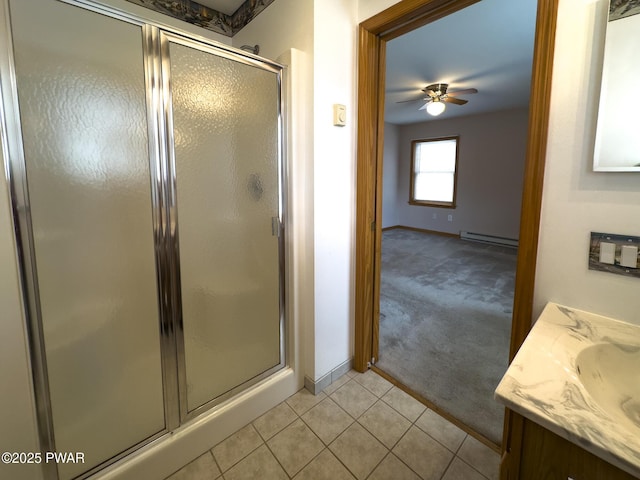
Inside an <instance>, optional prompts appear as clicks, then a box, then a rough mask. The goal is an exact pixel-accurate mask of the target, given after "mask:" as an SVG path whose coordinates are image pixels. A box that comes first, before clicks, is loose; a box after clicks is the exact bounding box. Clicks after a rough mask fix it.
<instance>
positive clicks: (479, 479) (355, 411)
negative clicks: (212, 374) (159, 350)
mask: <svg viewBox="0 0 640 480" xmlns="http://www.w3.org/2000/svg"><path fill="white" fill-rule="evenodd" d="M498 464H499V455H498V454H497V453H496V452H494V451H493V450H491V449H490V448H488V447H486V446H485V445H483V444H482V443H480V442H479V441H477V440H475V439H474V438H473V437H470V436H469V435H467V434H466V433H465V432H463V431H462V430H460V429H459V428H458V427H456V426H454V425H452V424H451V423H449V422H447V421H446V420H444V419H443V418H442V417H440V416H439V415H437V414H436V413H435V412H433V411H431V410H429V409H427V408H426V407H425V406H424V405H422V404H421V403H419V402H418V401H416V400H415V399H413V398H412V397H410V396H409V395H407V394H406V393H404V392H403V391H402V390H400V389H398V388H396V387H394V386H393V385H392V384H391V383H389V382H388V381H387V380H385V379H384V378H382V377H380V376H379V375H377V374H375V373H374V372H372V371H368V372H366V373H364V374H361V373H357V372H354V371H351V372H349V373H347V374H346V375H344V376H343V377H341V378H340V379H339V380H338V381H337V382H334V383H333V384H332V385H331V386H330V387H329V388H327V389H326V390H325V391H324V392H322V393H320V394H319V395H315V396H314V395H312V394H311V393H309V392H308V391H307V390H304V389H303V390H300V391H299V392H298V393H296V394H295V395H293V396H291V397H290V398H289V399H287V400H286V401H285V402H283V403H281V404H280V405H278V406H276V407H274V408H273V409H271V410H270V411H268V412H267V413H265V414H264V415H262V416H261V417H260V418H258V419H256V420H255V421H253V422H252V423H250V424H249V425H247V426H246V427H244V428H242V429H241V430H239V431H238V432H236V433H235V434H234V435H232V436H230V437H229V438H227V439H226V440H224V441H223V442H221V443H220V444H218V445H216V446H214V447H213V448H212V449H211V450H210V451H208V452H207V453H205V454H204V455H202V456H201V457H199V458H197V459H196V460H194V461H193V462H191V463H190V464H188V465H186V466H185V467H183V468H182V469H181V470H179V471H177V472H176V473H174V474H173V475H171V476H170V477H168V479H167V480H215V479H219V480H255V479H260V480H280V479H281V480H290V479H294V480H354V479H357V480H365V479H367V480H498Z"/></svg>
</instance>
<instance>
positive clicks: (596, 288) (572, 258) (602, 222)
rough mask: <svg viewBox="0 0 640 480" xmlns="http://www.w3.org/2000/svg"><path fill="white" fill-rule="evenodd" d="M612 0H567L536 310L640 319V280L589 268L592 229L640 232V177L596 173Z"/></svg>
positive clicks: (559, 35)
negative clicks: (562, 308) (548, 307)
mask: <svg viewBox="0 0 640 480" xmlns="http://www.w3.org/2000/svg"><path fill="white" fill-rule="evenodd" d="M607 3H608V2H607V1H606V0H598V1H597V2H585V1H584V0H563V1H561V2H560V10H559V18H558V28H557V37H556V51H555V61H554V74H553V85H552V93H551V118H550V125H549V139H548V146H547V165H546V170H545V185H544V191H543V204H542V218H541V225H540V226H541V233H540V244H539V249H538V267H537V278H536V286H535V307H536V308H535V310H536V311H535V313H536V314H537V313H539V312H540V311H541V309H542V307H543V306H544V304H545V303H546V302H547V301H554V302H558V303H561V304H565V305H568V306H571V307H575V308H578V309H582V310H588V311H592V312H595V313H599V314H603V315H607V316H612V317H615V318H618V319H621V320H625V321H628V322H632V323H635V324H640V313H639V312H640V296H638V291H639V289H640V280H639V279H637V278H627V277H623V276H620V275H612V274H608V273H603V272H597V271H590V270H588V268H587V258H588V251H589V232H591V231H597V232H607V233H621V234H626V235H640V221H639V220H638V219H640V174H638V173H602V172H599V173H594V172H592V171H591V168H592V167H591V164H592V160H593V143H594V135H595V133H594V130H595V122H596V115H597V111H596V110H597V98H598V92H597V88H598V87H599V85H600V79H599V71H600V66H601V64H602V51H603V47H602V45H603V39H604V30H603V26H604V23H605V22H606V12H607V6H606V4H607Z"/></svg>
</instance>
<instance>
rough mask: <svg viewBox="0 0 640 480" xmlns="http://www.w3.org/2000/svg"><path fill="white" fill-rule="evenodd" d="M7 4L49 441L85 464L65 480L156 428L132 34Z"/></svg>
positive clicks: (88, 19) (151, 276)
mask: <svg viewBox="0 0 640 480" xmlns="http://www.w3.org/2000/svg"><path fill="white" fill-rule="evenodd" d="M10 8H11V11H10V13H11V22H12V31H13V43H14V55H15V68H16V83H17V93H18V101H19V105H20V116H21V129H22V138H23V145H24V147H23V149H24V164H23V168H24V170H25V176H26V178H27V180H28V188H29V200H30V204H29V205H28V208H29V213H30V215H31V217H30V218H31V225H32V232H33V236H32V249H33V254H32V255H33V258H34V260H35V270H36V272H37V277H36V278H37V288H36V290H35V293H33V297H35V298H37V300H38V305H39V316H40V318H41V325H42V327H41V328H42V333H43V337H44V348H45V357H46V366H47V373H48V377H47V378H48V387H49V394H50V409H51V418H52V424H53V437H54V441H55V448H56V450H57V451H58V452H82V453H84V460H85V461H84V463H82V462H79V463H59V464H58V471H59V478H60V479H69V478H73V477H76V476H77V475H79V474H81V473H82V472H85V471H87V470H91V469H92V468H94V467H96V466H97V465H99V464H101V463H103V462H105V461H108V460H109V459H111V458H112V457H114V456H117V455H119V454H121V453H122V452H125V451H127V450H128V449H130V448H132V447H133V446H135V445H137V444H139V443H140V442H142V441H144V440H146V439H148V438H150V437H152V436H154V435H156V434H159V432H161V431H163V430H164V429H165V416H164V400H163V383H162V369H161V365H162V364H161V352H160V322H159V316H158V315H159V314H158V296H157V291H156V269H155V253H154V252H155V251H154V233H153V232H154V228H153V224H152V201H151V198H152V195H151V186H150V171H149V170H150V163H149V154H148V135H147V114H146V112H147V106H146V93H145V77H144V61H143V50H142V45H143V41H142V40H143V37H142V29H141V27H140V26H138V25H133V24H129V23H126V22H124V21H121V20H117V19H114V18H110V17H107V16H104V15H100V14H97V13H95V12H91V11H88V10H84V9H81V8H79V7H76V6H72V5H69V4H65V3H62V2H58V1H54V0H12V1H11V2H10ZM36 310H38V309H36ZM30 314H31V315H32V316H35V315H36V312H34V311H31V312H30ZM52 447H53V445H49V447H48V448H52ZM43 463H44V462H43ZM54 468H55V467H54Z"/></svg>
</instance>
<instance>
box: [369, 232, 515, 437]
mask: <svg viewBox="0 0 640 480" xmlns="http://www.w3.org/2000/svg"><path fill="white" fill-rule="evenodd" d="M382 238H383V240H382V275H381V277H382V278H381V281H382V284H381V293H380V358H379V360H378V362H377V363H376V366H377V367H379V368H380V369H381V370H383V371H384V372H386V373H388V374H390V375H392V376H393V377H394V378H395V379H396V380H399V381H400V382H401V383H403V384H405V385H406V386H408V387H409V388H411V389H412V390H414V391H416V392H417V393H419V394H421V395H422V396H423V397H425V398H426V399H427V400H429V401H431V402H432V403H433V404H435V405H436V406H438V407H439V408H440V409H442V410H444V411H445V412H447V413H448V414H450V415H452V416H453V417H454V418H456V419H458V420H460V421H461V422H463V423H464V424H465V425H467V426H468V427H470V428H472V429H473V430H475V431H476V432H478V433H480V434H482V435H484V436H485V437H486V438H488V439H489V440H491V441H493V442H494V443H496V444H498V445H499V444H500V443H501V439H502V422H503V415H504V407H503V406H501V405H500V404H499V403H497V402H496V401H495V400H494V399H493V392H494V390H495V388H496V386H497V385H498V383H499V381H500V379H501V378H502V375H503V374H504V372H505V371H506V369H507V364H508V356H509V336H510V330H511V312H512V307H513V289H514V280H515V270H516V255H517V250H516V249H514V248H508V247H502V246H495V245H486V244H481V243H476V242H469V241H466V240H460V239H458V238H452V237H445V236H441V235H434V234H428V233H423V232H416V231H411V230H406V229H393V230H387V231H385V232H383V237H382Z"/></svg>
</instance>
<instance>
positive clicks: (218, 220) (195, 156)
mask: <svg viewBox="0 0 640 480" xmlns="http://www.w3.org/2000/svg"><path fill="white" fill-rule="evenodd" d="M2 8H3V13H2V16H3V17H4V22H5V24H6V25H5V29H4V33H3V38H2V43H3V45H2V46H1V48H2V65H1V68H2V70H1V74H2V126H3V132H4V135H3V148H4V152H5V161H6V162H7V169H6V170H7V172H8V177H9V187H10V192H11V201H12V207H13V211H14V222H15V226H16V237H17V245H18V250H19V252H18V257H19V259H20V264H21V265H20V267H21V281H22V285H23V295H24V301H25V311H26V316H27V330H28V333H29V348H30V352H31V365H32V371H33V385H34V387H33V388H34V393H35V399H36V410H37V417H38V427H39V435H40V445H41V450H42V452H53V451H57V452H81V453H82V455H83V462H77V463H76V462H66V463H57V464H56V463H55V462H48V463H46V464H45V462H43V464H42V468H43V476H44V478H46V479H60V480H68V479H73V478H86V477H88V476H91V475H93V474H95V473H96V472H100V471H101V470H102V469H104V468H105V467H107V466H109V465H111V464H113V463H115V462H117V461H119V460H121V459H123V458H125V457H126V456H128V455H129V454H132V453H134V452H136V451H138V450H139V449H140V448H142V447H144V446H146V445H149V444H150V443H151V442H154V441H157V440H159V439H161V438H163V437H164V436H167V435H169V434H170V433H171V432H175V431H176V430H178V429H180V428H181V426H184V425H185V424H188V423H189V422H190V421H192V420H194V419H196V418H201V417H202V414H203V413H210V412H211V411H212V409H215V408H216V407H219V406H220V405H223V404H224V402H228V401H230V399H233V398H234V397H235V396H237V395H238V394H240V393H242V392H245V391H247V389H249V388H251V387H253V386H256V385H257V384H258V383H259V382H261V381H265V380H266V379H268V378H270V377H271V376H273V375H274V374H275V373H276V372H279V371H281V370H282V369H284V368H285V367H286V366H287V358H285V352H286V348H285V347H286V341H285V339H286V332H285V327H286V322H285V303H284V285H285V282H284V273H285V271H284V253H285V252H284V245H285V242H284V235H285V234H284V228H283V225H284V214H285V202H284V196H285V195H284V191H285V189H284V188H283V187H284V183H285V172H284V162H283V138H284V134H283V115H282V112H283V96H282V75H283V67H282V66H281V65H279V64H276V63H274V62H270V61H267V60H264V59H261V58H259V57H256V56H255V55H249V54H246V53H245V52H242V51H240V50H235V49H232V48H229V47H225V46H223V45H218V44H215V43H212V42H208V41H206V40H204V39H202V38H194V37H193V36H191V37H190V36H188V35H185V34H183V33H181V32H179V31H177V30H175V29H172V28H170V27H167V26H163V25H158V24H154V23H151V22H148V21H145V20H144V19H141V18H138V17H136V16H133V15H130V14H128V13H125V12H121V11H118V10H116V9H114V8H112V7H106V6H104V5H101V4H99V3H96V2H93V1H89V0H86V1H85V0H2Z"/></svg>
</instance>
